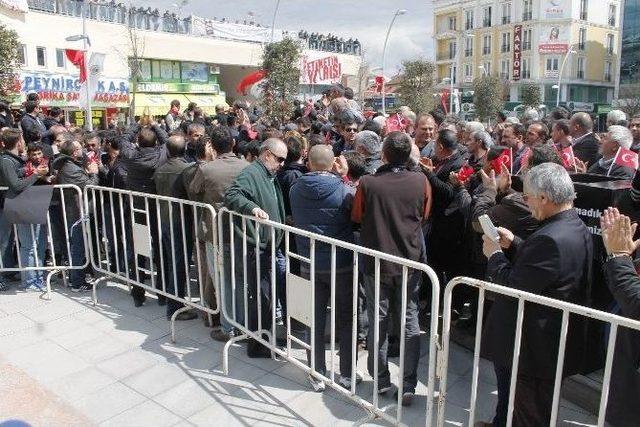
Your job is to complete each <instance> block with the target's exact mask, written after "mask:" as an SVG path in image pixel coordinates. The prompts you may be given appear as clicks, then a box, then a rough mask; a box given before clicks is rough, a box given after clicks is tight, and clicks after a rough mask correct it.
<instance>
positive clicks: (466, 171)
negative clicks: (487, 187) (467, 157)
mask: <svg viewBox="0 0 640 427" xmlns="http://www.w3.org/2000/svg"><path fill="white" fill-rule="evenodd" d="M474 173H475V171H474V170H473V168H472V167H471V166H469V165H464V166H462V167H461V168H460V170H459V171H458V181H460V182H466V181H467V180H468V179H469V178H470V177H471V175H473V174H474Z"/></svg>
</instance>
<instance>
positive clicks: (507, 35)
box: [500, 33, 511, 53]
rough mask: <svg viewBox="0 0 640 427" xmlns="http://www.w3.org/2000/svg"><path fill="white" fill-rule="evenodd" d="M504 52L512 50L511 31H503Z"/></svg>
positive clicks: (502, 47)
mask: <svg viewBox="0 0 640 427" xmlns="http://www.w3.org/2000/svg"><path fill="white" fill-rule="evenodd" d="M500 51H501V52H502V53H506V52H511V33H502V46H501V48H500Z"/></svg>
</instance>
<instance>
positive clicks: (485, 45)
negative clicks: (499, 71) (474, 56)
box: [482, 34, 491, 55]
mask: <svg viewBox="0 0 640 427" xmlns="http://www.w3.org/2000/svg"><path fill="white" fill-rule="evenodd" d="M482 54H483V55H491V34H486V35H485V36H483V37H482Z"/></svg>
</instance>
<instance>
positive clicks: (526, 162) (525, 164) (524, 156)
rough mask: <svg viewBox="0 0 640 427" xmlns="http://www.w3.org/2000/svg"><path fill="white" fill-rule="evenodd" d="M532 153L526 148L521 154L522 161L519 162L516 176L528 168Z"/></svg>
mask: <svg viewBox="0 0 640 427" xmlns="http://www.w3.org/2000/svg"><path fill="white" fill-rule="evenodd" d="M532 153H533V152H532V151H531V148H529V147H527V150H526V151H525V152H524V153H522V159H521V160H520V170H519V171H518V174H519V173H520V172H521V171H523V170H524V169H525V168H527V167H528V166H529V157H531V154H532Z"/></svg>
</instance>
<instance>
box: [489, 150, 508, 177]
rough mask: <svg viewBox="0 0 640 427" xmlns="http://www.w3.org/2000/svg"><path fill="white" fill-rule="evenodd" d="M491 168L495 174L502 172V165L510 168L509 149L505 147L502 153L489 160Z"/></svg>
mask: <svg viewBox="0 0 640 427" xmlns="http://www.w3.org/2000/svg"><path fill="white" fill-rule="evenodd" d="M490 163H491V169H493V170H494V171H495V172H496V175H500V173H501V172H502V165H505V166H506V167H507V169H509V170H511V163H512V162H511V149H510V148H505V149H504V150H502V153H500V155H499V156H498V157H496V158H495V159H493V160H491V162H490Z"/></svg>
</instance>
